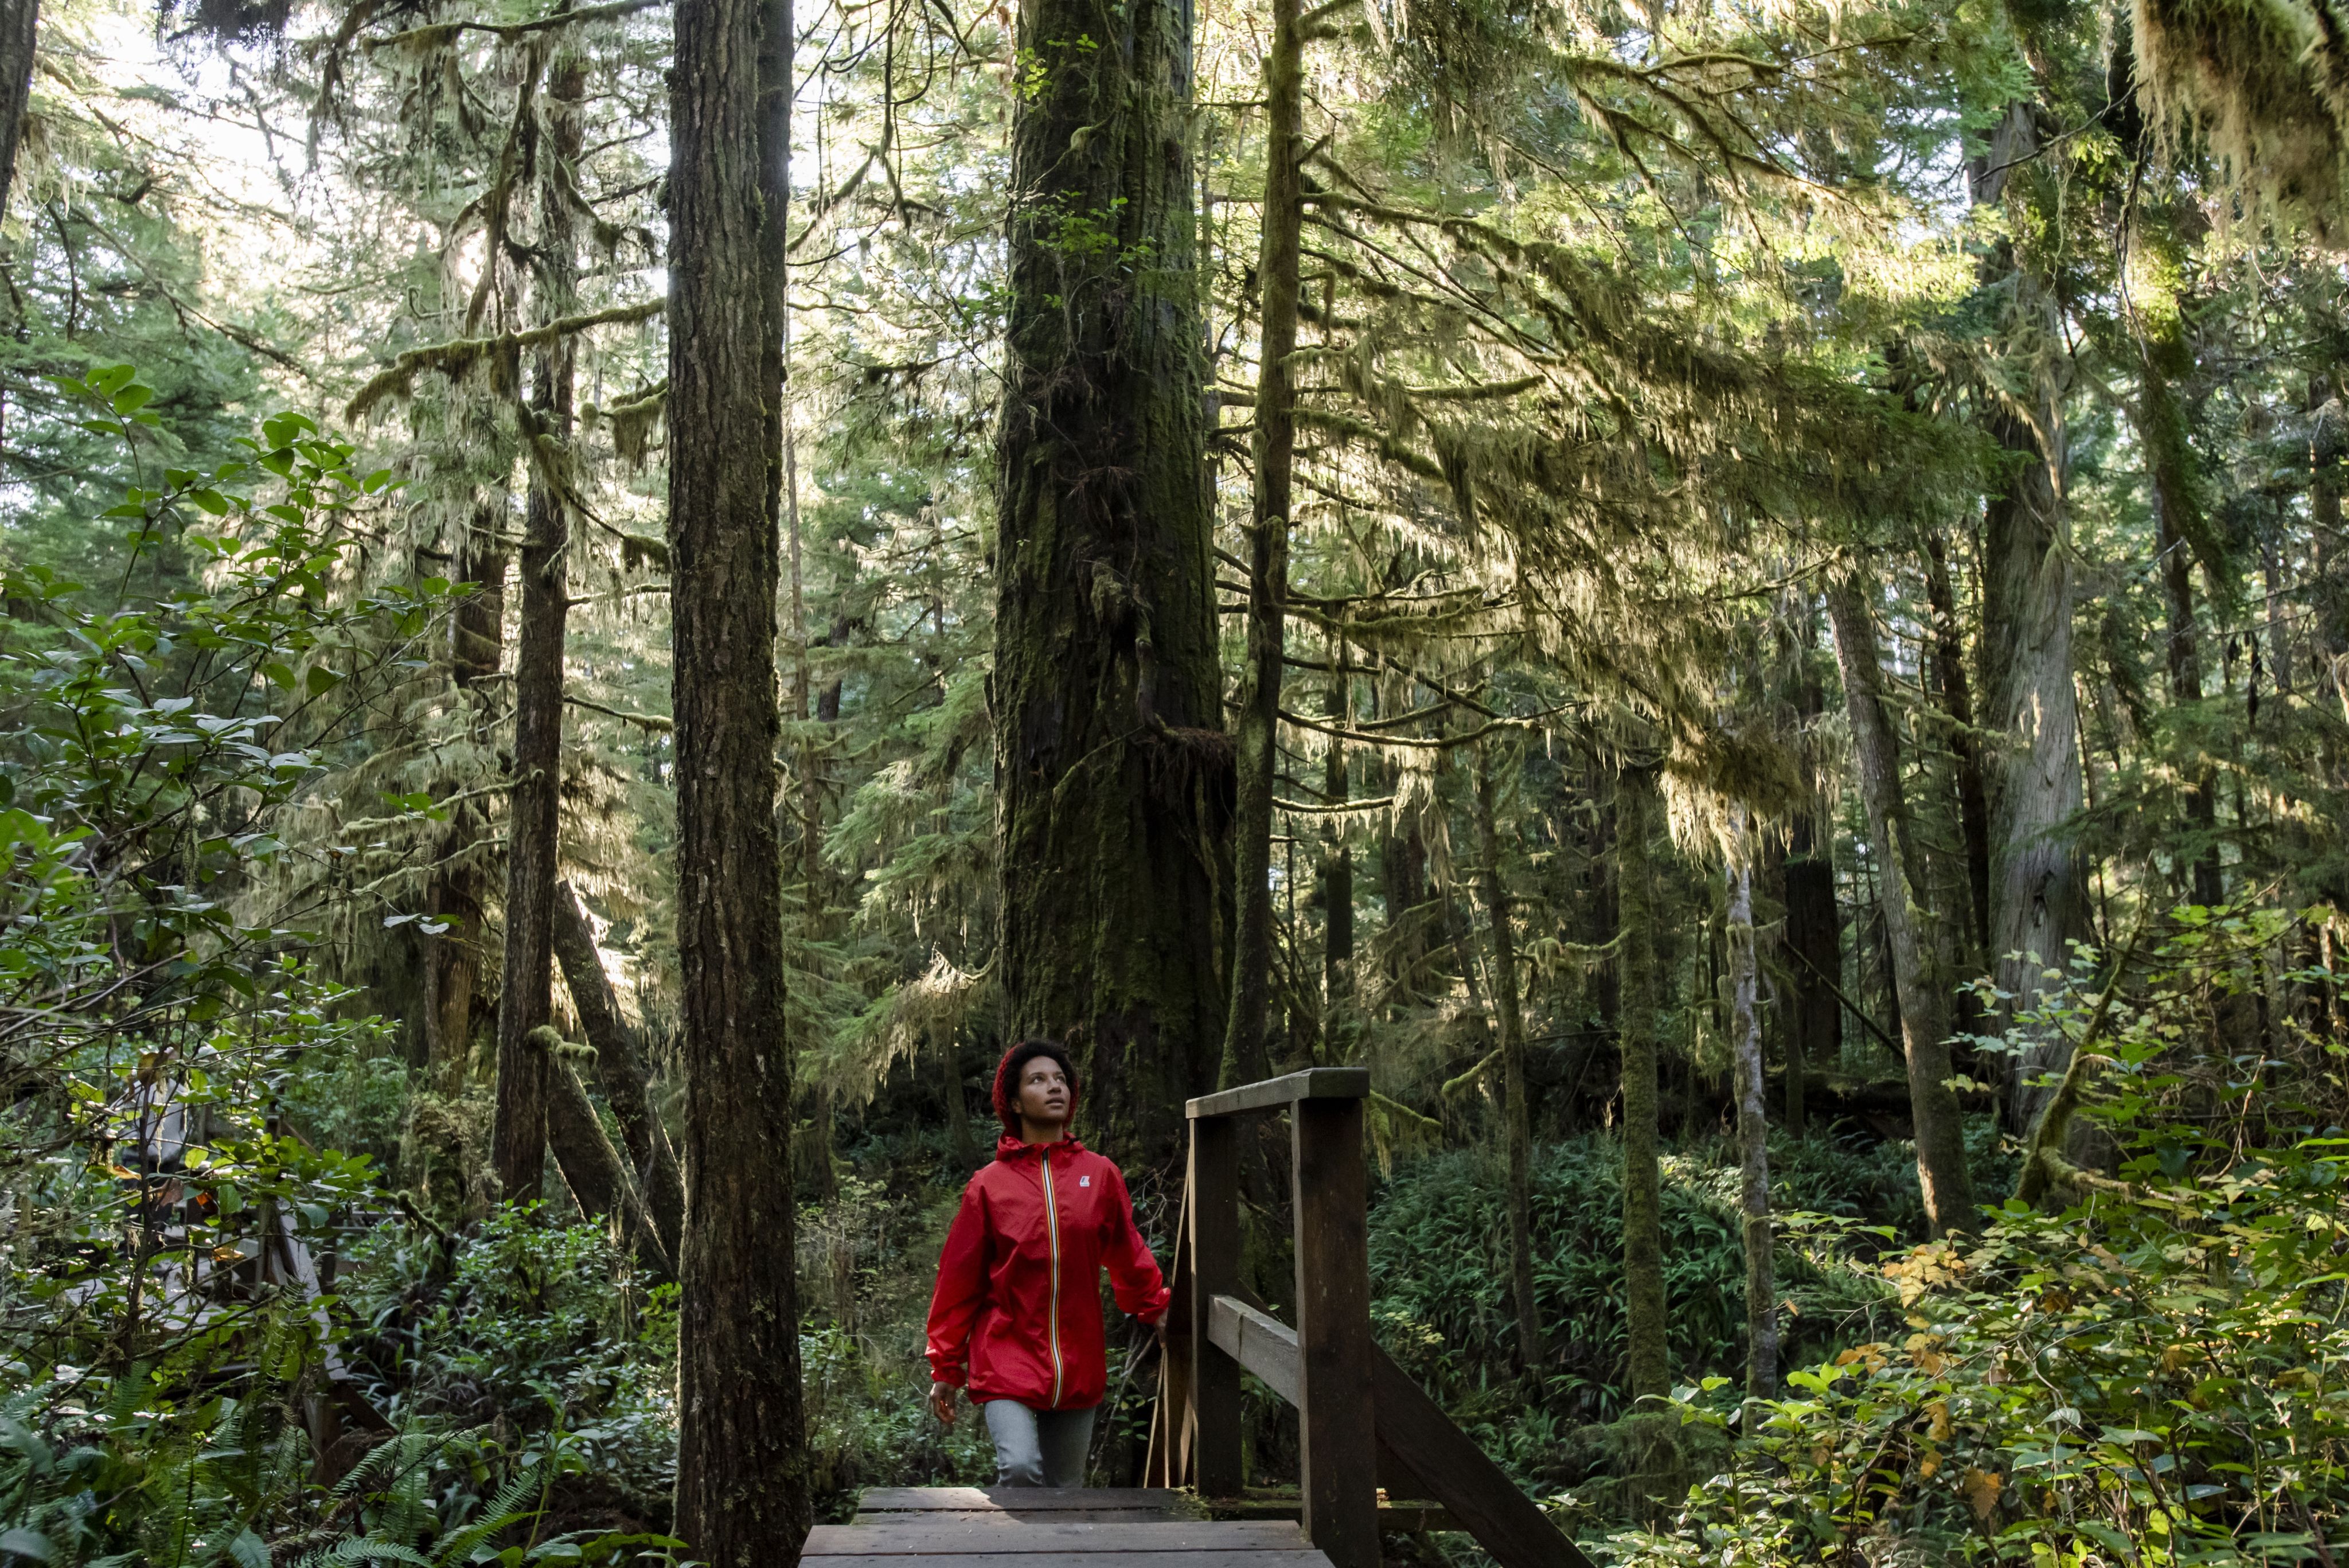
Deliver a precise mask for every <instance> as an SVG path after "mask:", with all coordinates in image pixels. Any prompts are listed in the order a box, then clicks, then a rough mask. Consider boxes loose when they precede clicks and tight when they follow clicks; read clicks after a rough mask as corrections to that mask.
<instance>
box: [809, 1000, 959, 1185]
mask: <svg viewBox="0 0 2349 1568" xmlns="http://www.w3.org/2000/svg"><path fill="white" fill-rule="evenodd" d="M938 1060H939V1065H940V1066H941V1068H942V1069H943V1072H942V1074H941V1077H942V1079H943V1082H942V1084H941V1085H940V1086H941V1087H942V1088H943V1089H944V1090H945V1092H946V1097H947V1150H948V1152H950V1153H951V1154H952V1155H953V1156H954V1159H955V1164H956V1165H957V1167H958V1168H961V1169H964V1170H975V1169H977V1168H978V1139H977V1138H976V1137H972V1136H971V1130H970V1096H969V1093H968V1091H967V1090H966V1089H965V1088H964V1087H963V1081H962V1034H961V1032H960V1031H959V1030H957V1029H953V1028H948V1029H947V1030H946V1031H945V1032H944V1033H942V1034H941V1035H940V1036H939V1039H938ZM827 1152H829V1151H827Z"/></svg>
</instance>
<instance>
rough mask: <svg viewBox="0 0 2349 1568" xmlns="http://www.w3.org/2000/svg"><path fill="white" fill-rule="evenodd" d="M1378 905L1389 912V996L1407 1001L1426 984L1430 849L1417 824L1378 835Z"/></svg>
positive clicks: (1387, 955) (1387, 916)
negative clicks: (1428, 850) (1399, 830)
mask: <svg viewBox="0 0 2349 1568" xmlns="http://www.w3.org/2000/svg"><path fill="white" fill-rule="evenodd" d="M1379 901H1380V904H1381V906H1382V907H1383V908H1384V909H1385V910H1386V924H1387V943H1386V945H1387V953H1386V967H1387V971H1388V975H1389V979H1390V981H1391V985H1390V988H1389V989H1390V992H1391V993H1392V995H1393V997H1394V1000H1395V1001H1396V1002H1408V1001H1409V1000H1410V999H1411V998H1412V997H1413V996H1414V995H1415V994H1416V993H1417V992H1418V991H1419V988H1420V987H1421V985H1422V984H1423V983H1424V981H1425V980H1426V976H1425V975H1424V974H1423V972H1422V971H1423V969H1424V968H1425V967H1426V960H1427V948H1428V940H1427V939H1428V929H1427V925H1428V921H1427V912H1426V909H1425V908H1424V906H1425V905H1426V903H1427V901H1428V893H1427V846H1426V844H1425V843H1424V842H1423V840H1422V839H1421V837H1420V832H1419V824H1418V823H1417V822H1416V821H1413V823H1412V824H1411V826H1409V827H1407V828H1406V829H1404V831H1402V833H1399V834H1398V833H1382V834H1381V835H1380V836H1379Z"/></svg>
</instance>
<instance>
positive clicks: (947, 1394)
mask: <svg viewBox="0 0 2349 1568" xmlns="http://www.w3.org/2000/svg"><path fill="white" fill-rule="evenodd" d="M960 1392H962V1390H960V1389H959V1388H957V1387H956V1386H954V1385H953V1384H951V1383H933V1384H931V1385H930V1408H931V1410H932V1411H934V1412H935V1413H936V1416H937V1417H938V1419H939V1421H940V1422H942V1423H944V1424H945V1425H947V1426H949V1427H951V1426H953V1425H954V1418H955V1396H956V1395H957V1394H959V1393H960Z"/></svg>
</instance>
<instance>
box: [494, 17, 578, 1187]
mask: <svg viewBox="0 0 2349 1568" xmlns="http://www.w3.org/2000/svg"><path fill="white" fill-rule="evenodd" d="M586 86H587V67H586V62H585V60H584V59H583V58H582V57H580V56H578V55H577V54H575V53H570V52H567V51H566V52H565V53H564V55H563V56H562V57H560V58H558V59H557V60H555V61H554V64H553V65H552V67H551V68H550V69H549V71H548V73H547V91H546V112H545V117H544V122H543V126H542V128H541V129H540V131H539V134H538V137H537V142H538V146H537V152H536V162H537V174H538V178H537V182H536V184H537V190H536V192H535V193H534V204H535V206H536V208H537V214H538V234H537V244H536V245H535V247H534V253H535V254H534V259H535V262H536V265H537V274H536V282H535V285H534V286H533V291H532V304H531V314H532V315H533V317H535V318H536V319H537V321H538V322H539V324H541V325H544V324H545V323H547V322H550V321H555V320H559V319H561V318H562V317H565V316H568V315H569V314H571V310H572V306H573V303H574V300H575V299H576V298H577V296H578V292H579V244H578V239H577V235H576V233H575V230H576V226H577V225H576V223H574V195H573V192H574V188H575V187H574V171H575V170H576V168H577V166H578V162H579V151H580V145H581V133H580V125H579V102H580V99H581V98H582V97H584V96H585V92H586ZM574 344H575V339H574V337H571V336H570V335H569V334H558V335H556V336H555V337H554V338H553V339H552V340H551V341H549V342H547V343H544V344H542V345H540V346H539V348H538V349H537V350H536V352H535V354H534V356H533V364H532V367H531V397H530V403H529V407H528V409H527V410H526V415H525V419H524V427H525V428H524V431H523V434H524V438H525V440H526V441H529V442H531V444H532V447H533V451H532V452H531V458H530V473H531V481H530V496H529V502H528V510H527V514H526V521H525V524H524V530H525V531H524V533H523V545H522V563H521V577H522V621H521V628H520V630H519V633H518V635H517V637H516V639H515V648H514V747H513V780H514V784H513V793H512V796H511V797H510V808H509V811H508V814H507V819H506V820H507V826H506V903H505V960H504V965H503V973H502V978H501V982H500V985H501V989H500V991H499V996H498V1086H497V1120H496V1124H495V1127H494V1128H493V1130H492V1135H491V1139H490V1166H491V1168H492V1171H493V1172H494V1173H495V1175H496V1177H497V1181H498V1190H499V1192H500V1194H501V1195H502V1196H503V1197H504V1198H505V1199H508V1200H510V1201H513V1202H523V1201H526V1200H528V1199H533V1198H535V1197H537V1196H538V1192H539V1184H540V1180H541V1176H542V1172H543V1168H544V1167H545V1164H546V1095H547V1073H548V1070H549V1067H548V1058H547V1056H546V1054H545V1053H543V1052H542V1051H538V1050H535V1049H533V1047H532V1045H531V1044H530V1037H531V1032H532V1031H533V1030H535V1029H539V1028H543V1026H545V1024H546V1023H547V1020H548V1019H549V1018H550V1017H551V1016H552V1015H553V1011H554V885H555V882H556V881H557V879H558V878H559V877H561V876H562V871H561V867H560V864H559V862H560V859H561V838H562V801H563V650H564V634H565V631H566V629H567V627H568V623H569V619H570V615H571V608H570V606H571V598H570V593H571V589H570V584H569V581H568V576H569V574H568V572H567V570H566V569H565V568H566V562H567V559H568V557H569V555H570V550H571V524H570V510H569V507H568V506H567V504H565V500H564V492H565V490H566V489H567V488H568V487H569V483H570V479H569V476H568V475H567V474H566V473H565V472H564V467H565V466H566V464H567V462H568V456H567V449H566V448H565V446H564V442H565V441H566V440H567V439H568V437H569V436H570V433H571V398H572V379H573V378H572V371H573V367H574Z"/></svg>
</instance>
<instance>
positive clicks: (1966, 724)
mask: <svg viewBox="0 0 2349 1568" xmlns="http://www.w3.org/2000/svg"><path fill="white" fill-rule="evenodd" d="M1925 594H1926V597H1927V598H1928V599H1929V600H1930V603H1931V605H1932V610H1933V675H1934V684H1935V685H1936V686H1938V687H1939V688H1940V693H1939V694H1940V699H1941V711H1942V713H1943V714H1945V715H1946V716H1947V717H1948V719H1949V721H1950V753H1951V756H1952V757H1953V758H1955V759H1956V762H1957V775H1958V781H1957V782H1958V831H1959V833H1960V835H1961V836H1962V837H1963V838H1964V840H1965V851H1966V891H1967V895H1968V898H1969V902H1970V908H1969V909H1968V910H1967V913H1968V914H1969V915H1970V916H1971V919H1970V920H1969V922H1968V924H1967V928H1966V935H1967V938H1968V946H1969V948H1970V950H1971V954H1972V955H1973V956H1972V957H1971V959H1970V960H1969V964H1970V965H1971V962H1973V961H1980V960H1981V959H1982V958H1984V957H1986V956H1987V955H1988V954H1989V952H1990V907H1991V899H1990V861H1991V855H1990V794H1989V790H1988V786H1987V785H1986V784H1984V783H1983V780H1982V736H1981V734H1980V733H1979V732H1977V730H1976V729H1975V722H1974V696H1973V689H1972V685H1971V682H1970V681H1969V680H1967V679H1966V639H1965V630H1964V628H1962V627H1961V625H1960V624H1959V621H1958V597H1957V593H1956V590H1955V589H1954V588H1953V587H1951V582H1950V552H1949V545H1948V543H1947V542H1946V541H1945V540H1943V538H1942V537H1941V535H1940V533H1939V532H1938V531H1934V530H1928V531H1927V532H1926V535H1925Z"/></svg>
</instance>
